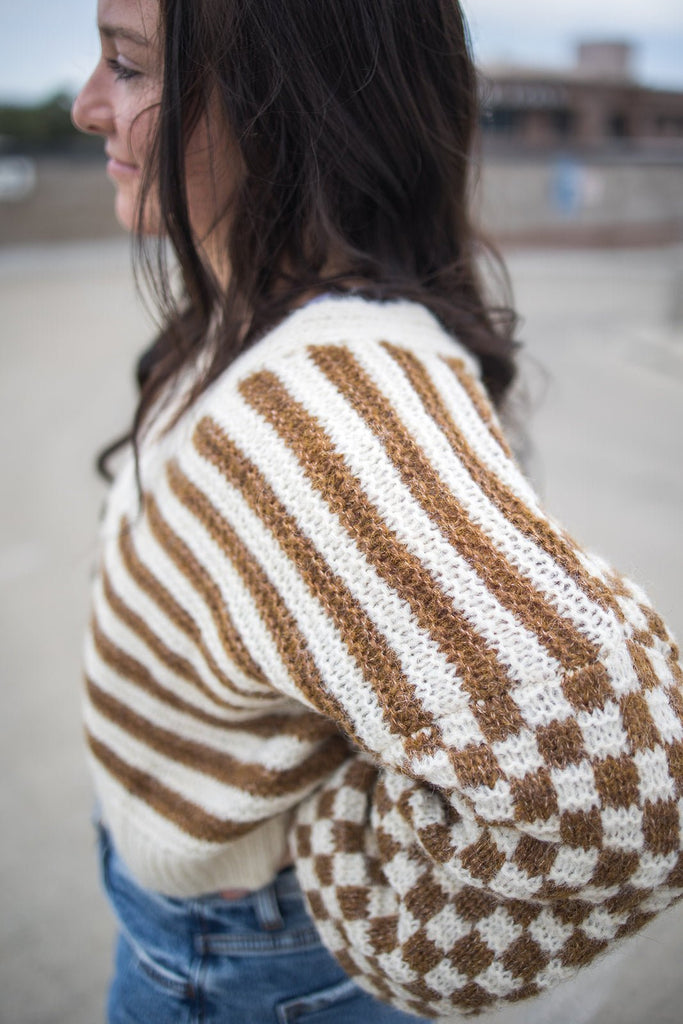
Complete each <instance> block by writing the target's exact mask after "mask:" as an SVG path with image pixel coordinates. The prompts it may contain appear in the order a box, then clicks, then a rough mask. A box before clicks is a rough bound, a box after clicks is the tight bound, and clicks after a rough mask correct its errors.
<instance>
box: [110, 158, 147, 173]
mask: <svg viewBox="0 0 683 1024" xmlns="http://www.w3.org/2000/svg"><path fill="white" fill-rule="evenodd" d="M139 170H140V168H139V167H137V166H136V165H135V164H127V163H125V161H123V160H117V159H116V157H114V156H110V157H109V159H108V160H107V174H108V175H109V177H110V178H129V177H131V176H132V175H135V174H138V173H139Z"/></svg>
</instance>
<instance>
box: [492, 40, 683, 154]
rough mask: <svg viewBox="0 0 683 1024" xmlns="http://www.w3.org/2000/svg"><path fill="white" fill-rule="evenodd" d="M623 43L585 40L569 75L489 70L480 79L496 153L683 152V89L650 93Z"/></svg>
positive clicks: (517, 69)
mask: <svg viewBox="0 0 683 1024" xmlns="http://www.w3.org/2000/svg"><path fill="white" fill-rule="evenodd" d="M632 55H633V51H632V47H631V46H630V45H629V44H627V43H584V44H581V45H580V46H579V48H578V52H577V61H576V65H575V67H574V68H573V69H570V70H568V71H548V70H540V69H530V68H521V67H503V66H489V67H487V68H485V69H483V72H482V76H481V89H482V101H483V108H484V116H483V118H482V129H483V133H484V139H485V140H486V142H487V144H490V145H493V146H494V147H495V148H502V149H505V148H508V147H509V148H517V147H521V148H525V149H539V150H548V149H556V148H565V149H566V148H580V149H600V148H618V147H623V148H628V149H632V148H638V149H642V148H644V149H659V150H666V151H671V150H673V152H675V153H676V152H680V153H683V91H673V90H664V89H651V88H647V87H645V86H643V85H641V84H639V83H638V82H637V81H636V79H635V78H634V76H633V73H632V70H631V60H632Z"/></svg>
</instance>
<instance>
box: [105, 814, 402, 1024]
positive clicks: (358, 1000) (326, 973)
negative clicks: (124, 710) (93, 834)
mask: <svg viewBox="0 0 683 1024" xmlns="http://www.w3.org/2000/svg"><path fill="white" fill-rule="evenodd" d="M99 832H100V852H101V858H102V876H103V880H104V885H105V888H106V890H107V895H108V897H109V900H110V902H111V904H112V906H113V908H114V911H115V913H116V916H117V918H118V921H119V925H120V935H119V939H118V944H117V949H116V962H115V970H114V978H113V981H112V984H111V988H110V990H109V1001H108V1007H107V1020H108V1021H109V1024H270V1022H272V1024H290V1022H294V1021H296V1022H299V1024H416V1021H417V1020H418V1018H416V1017H412V1016H409V1015H408V1014H404V1013H400V1012H399V1011H398V1010H394V1009H392V1008H391V1007H390V1006H387V1005H385V1004H384V1003H381V1002H379V1000H377V999H374V998H373V997H372V996H370V995H368V994H367V993H366V992H364V991H363V990H362V989H360V988H359V987H358V986H357V985H356V984H355V983H354V982H352V981H350V980H349V978H348V977H347V975H346V974H345V973H344V971H342V969H341V967H339V965H338V964H337V963H336V961H335V960H334V958H333V957H332V956H331V955H330V953H328V952H327V950H326V949H325V947H324V946H323V945H322V943H321V941H320V938H319V936H318V932H317V931H316V928H315V925H314V924H313V921H312V920H311V918H310V917H309V915H308V912H307V910H306V907H305V904H304V899H303V896H302V894H301V890H300V888H299V884H298V882H297V880H296V876H295V874H294V870H293V869H292V868H288V869H286V870H284V871H281V872H280V874H279V875H278V876H277V877H276V878H275V880H274V881H273V882H272V883H271V884H269V885H267V886H265V887H264V888H263V889H259V890H257V891H255V892H252V893H249V894H248V895H247V896H244V897H243V898H241V899H235V900H226V899H223V898H222V897H221V896H219V895H215V894H214V895H209V896H202V897H198V898H196V899H171V898H169V897H167V896H161V895H160V894H158V893H154V892H150V891H149V890H146V889H143V888H141V887H140V886H139V885H138V884H137V883H136V882H135V881H134V880H133V878H132V877H131V875H130V873H129V872H128V870H127V869H126V867H125V865H124V864H123V862H122V861H121V859H120V857H119V856H118V855H117V853H116V850H115V849H114V847H113V845H112V843H111V840H110V837H109V835H108V833H107V832H106V830H105V829H104V828H102V826H99Z"/></svg>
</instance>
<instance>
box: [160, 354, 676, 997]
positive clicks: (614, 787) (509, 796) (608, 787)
mask: <svg viewBox="0 0 683 1024" xmlns="http://www.w3.org/2000/svg"><path fill="white" fill-rule="evenodd" d="M223 397H224V396H223ZM220 399H221V395H220V394H219V395H218V396H214V400H213V401H212V402H211V403H209V405H208V406H207V407H206V408H205V410H204V412H203V414H202V415H201V416H200V417H199V419H198V422H197V424H196V427H195V430H194V434H193V439H192V446H191V450H190V453H189V454H188V455H187V456H186V457H185V459H184V460H183V459H180V460H179V461H178V462H177V464H175V465H174V466H173V467H172V468H171V470H170V474H171V483H172V486H173V487H175V488H185V489H186V493H189V492H188V491H187V489H188V488H190V489H192V490H193V493H194V494H195V499H193V500H194V505H192V507H193V509H194V512H195V514H196V516H197V517H198V518H199V519H201V521H202V524H203V528H204V529H206V530H208V531H209V532H211V533H212V535H213V537H214V538H221V537H226V538H227V537H228V536H231V535H232V534H233V533H236V534H238V535H239V537H240V539H241V543H243V544H244V546H245V547H246V548H247V549H248V550H249V552H250V553H251V557H252V558H253V559H254V560H255V562H256V563H257V564H258V572H257V573H256V572H255V573H254V575H253V578H252V580H251V582H250V584H249V586H250V588H251V594H252V598H253V602H254V608H255V609H256V618H255V620H254V626H253V632H252V633H251V634H250V635H248V636H247V635H246V634H245V635H244V640H245V643H246V646H247V648H249V649H250V650H251V651H252V652H255V651H256V650H258V652H259V654H258V659H259V663H260V666H261V669H262V671H263V672H264V673H265V674H266V675H267V677H268V678H269V680H270V681H271V682H272V684H273V685H274V686H275V687H276V688H277V689H279V690H281V691H282V692H283V693H286V694H287V695H289V696H292V697H295V698H297V699H298V700H300V701H303V702H304V703H305V704H306V705H308V706H310V707H311V708H313V709H315V710H316V711H318V712H320V713H321V714H322V715H324V716H326V717H327V718H329V719H332V720H333V721H334V722H335V723H337V725H338V726H339V727H340V728H341V729H342V730H343V732H344V733H345V734H346V736H347V737H348V738H349V739H350V740H351V741H352V742H353V744H354V745H355V747H356V751H357V752H356V753H355V754H354V755H353V756H352V757H351V758H350V759H347V760H346V761H345V763H344V764H343V765H342V767H341V768H339V769H337V770H336V771H334V772H332V773H331V774H330V775H329V776H328V778H327V780H326V781H325V782H324V784H323V785H322V787H321V788H320V789H318V790H317V791H316V793H314V794H313V795H312V796H311V797H309V798H307V799H306V800H305V801H304V802H303V803H302V804H301V806H300V808H299V812H298V820H297V824H296V827H295V828H294V830H293V834H292V844H293V849H294V853H295V858H296V862H297V867H298V872H299V876H300V879H301V881H302V884H303V886H304V889H305V891H306V893H307V897H308V901H309V905H310V908H311V911H312V913H313V915H314V917H315V919H316V922H317V924H318V926H319V929H320V931H321V934H322V936H323V938H324V940H325V942H326V944H327V945H328V947H329V948H330V949H331V950H332V952H333V953H334V954H335V955H336V956H337V958H338V959H339V961H340V962H341V963H342V965H343V966H344V967H345V969H346V970H347V971H348V973H350V974H351V975H352V976H353V977H354V978H356V979H357V980H358V981H359V983H360V984H362V985H364V986H365V987H366V988H368V989H369V990H370V991H372V992H374V993H376V994H377V995H379V996H380V997H381V998H383V999H385V1000H388V1001H390V1002H392V1003H394V1004H395V1005H396V1006H398V1007H401V1008H403V1009H405V1010H408V1011H412V1012H413V1013H418V1014H420V1015H423V1016H428V1017H439V1016H448V1015H449V1014H452V1013H453V1012H454V1010H456V1009H458V1010H463V1011H478V1010H480V1009H482V1008H485V1007H489V1006H491V1005H493V1004H495V1003H496V1002H498V1001H501V1000H509V999H513V1000H517V999H520V998H524V997H526V996H530V995H533V994H535V993H537V992H539V991H541V990H543V989H545V988H548V987H550V986H552V985H554V984H556V983H557V982H558V981H561V980H562V979H564V978H566V977H568V976H569V975H570V974H572V973H573V972H574V971H575V970H576V969H577V968H578V967H580V966H582V965H584V964H586V963H588V962H589V961H591V960H592V959H593V958H594V957H595V956H596V955H597V954H599V953H600V952H602V951H603V950H605V949H606V948H607V947H608V946H609V945H610V944H611V943H613V942H614V941H616V940H618V939H620V938H621V937H623V936H626V935H628V934H630V933H632V932H634V931H636V930H637V929H638V928H640V927H641V926H642V925H643V924H644V923H645V922H646V921H647V920H649V919H650V918H651V917H652V916H653V915H654V914H655V913H657V912H658V911H659V910H661V909H663V908H664V907H666V906H668V905H669V904H671V903H672V902H674V901H675V900H677V899H678V898H679V897H680V896H681V894H683V857H682V856H681V823H682V821H683V799H682V798H683V694H682V691H681V670H680V667H679V664H678V652H677V650H676V648H675V646H674V643H673V641H672V639H671V637H670V636H669V634H668V632H667V630H666V627H665V626H664V624H663V623H662V621H661V620H660V618H659V617H658V616H657V614H656V613H655V612H654V610H653V609H652V607H651V606H650V604H649V602H648V600H647V598H646V597H645V595H644V594H643V593H642V591H641V590H640V589H639V588H638V587H637V586H635V585H634V584H631V583H629V582H628V581H626V580H624V579H623V578H621V577H620V576H618V575H617V574H615V573H614V572H613V571H612V570H611V569H610V568H609V567H608V566H607V565H605V564H604V563H603V562H602V561H600V560H599V559H596V558H594V557H590V556H588V555H587V554H586V553H584V552H583V551H582V550H581V548H579V547H578V546H577V545H576V544H575V543H574V542H573V541H572V540H571V538H569V537H568V536H567V535H566V533H564V532H563V531H562V529H561V528H559V527H558V526H557V525H556V524H555V523H554V522H553V521H552V520H551V519H550V518H549V517H548V516H547V515H546V514H545V513H544V511H543V509H542V508H541V507H540V505H539V502H538V501H537V499H536V497H535V495H534V493H533V491H532V490H531V488H530V486H529V484H528V483H527V482H526V480H525V479H524V477H523V476H522V474H521V473H520V471H519V470H518V468H517V467H516V465H515V463H514V461H513V459H512V458H511V456H510V452H509V450H508V447H507V445H506V442H505V439H504V438H503V436H502V435H501V433H500V430H499V427H498V425H497V422H496V419H495V416H494V414H493V412H492V411H491V409H490V407H489V405H488V403H487V401H486V399H485V397H484V394H483V391H482V390H481V388H480V386H479V384H478V382H477V381H476V379H475V378H474V376H473V375H472V373H471V371H470V369H469V367H468V365H467V364H466V362H465V361H464V359H463V357H462V354H460V350H459V349H457V348H455V347H453V346H450V345H449V344H446V343H445V342H442V343H440V344H435V345H431V346H425V347H423V348H420V349H414V348H413V347H411V346H409V345H407V344H399V343H396V342H395V341H392V342H389V341H382V340H378V341H376V342H374V343H371V344H370V343H367V341H366V340H363V341H362V342H361V341H354V342H344V343H339V344H335V343H330V342H326V343H324V344H315V343H314V344H311V345H309V346H307V347H305V348H304V347H299V348H297V349H295V350H293V351H291V352H289V353H286V354H283V355H281V356H279V357H278V358H276V359H273V360H271V361H267V360H265V361H263V363H262V364H261V365H252V366H251V368H250V370H249V372H245V373H242V374H241V376H239V378H238V379H237V381H236V383H234V386H233V390H232V392H231V394H230V396H229V401H227V400H224V401H223V400H220ZM226 509H229V510H230V511H229V520H230V521H229V522H225V523H223V522H222V521H221V515H225V514H226V513H225V510H226ZM218 510H223V512H220V511H218ZM226 543H227V541H226ZM254 656H256V655H254Z"/></svg>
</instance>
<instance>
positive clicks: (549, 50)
mask: <svg viewBox="0 0 683 1024" xmlns="http://www.w3.org/2000/svg"><path fill="white" fill-rule="evenodd" d="M268 2H275V3H277V2H278V0H268ZM320 2H323V0H320ZM463 6H464V7H465V10H466V12H467V14H468V16H469V19H470V26H471V30H472V39H473V43H474V52H475V57H476V58H477V60H479V61H480V62H482V63H486V62H492V61H498V60H505V61H506V62H517V63H520V62H521V63H525V64H534V65H540V66H548V67H557V66H569V65H570V64H571V63H572V58H573V50H574V46H575V44H576V42H577V41H578V40H579V39H584V38H586V39H590V38H600V39H603V38H609V39H619V40H622V39H624V40H630V41H632V42H634V43H635V44H636V47H637V50H636V61H635V69H636V72H637V75H638V77H639V78H640V79H641V80H642V81H644V82H646V83H648V84H652V85H661V86H673V87H675V88H681V89H683V0H545V3H539V0H464V3H463ZM95 9H96V0H0V10H1V11H2V22H1V25H2V31H1V32H0V99H3V100H8V99H10V100H22V99H25V100H35V99H39V98H41V97H42V96H45V95H47V94H49V93H50V92H52V91H53V90H55V89H56V88H59V87H66V88H69V89H75V88H76V87H77V86H78V85H79V84H80V83H81V82H82V81H83V80H84V78H85V77H87V72H88V68H89V67H90V65H91V63H92V62H93V60H94V59H95V56H96V54H97V37H96V33H95V27H94V26H95Z"/></svg>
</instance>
